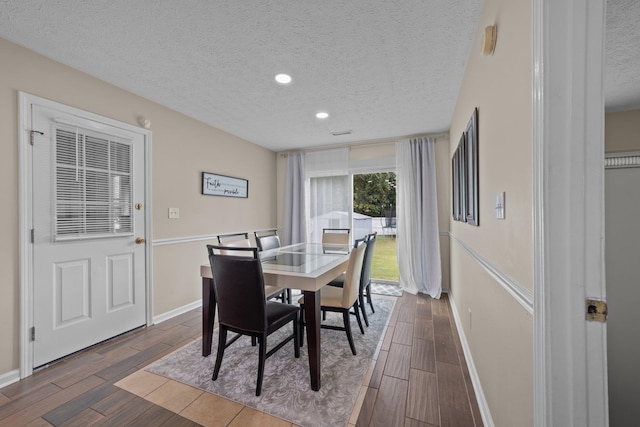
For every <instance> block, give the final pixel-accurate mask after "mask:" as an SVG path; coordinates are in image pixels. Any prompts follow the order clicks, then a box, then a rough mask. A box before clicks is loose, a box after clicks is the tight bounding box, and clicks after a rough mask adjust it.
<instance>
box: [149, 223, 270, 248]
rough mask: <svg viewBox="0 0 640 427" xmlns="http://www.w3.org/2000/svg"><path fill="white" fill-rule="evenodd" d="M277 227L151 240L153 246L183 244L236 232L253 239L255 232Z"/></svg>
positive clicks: (208, 239) (210, 239) (214, 238)
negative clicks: (245, 234)
mask: <svg viewBox="0 0 640 427" xmlns="http://www.w3.org/2000/svg"><path fill="white" fill-rule="evenodd" d="M275 229H277V227H271V228H260V229H258V230H242V231H225V232H220V233H217V234H203V235H200V236H183V237H168V238H166V239H156V240H154V241H153V242H151V244H152V245H153V246H168V245H181V244H183V243H191V242H201V241H205V240H206V241H212V240H214V241H215V240H216V238H217V236H218V235H219V234H236V233H248V234H249V238H250V239H252V238H253V236H254V234H253V233H259V232H261V231H270V230H275Z"/></svg>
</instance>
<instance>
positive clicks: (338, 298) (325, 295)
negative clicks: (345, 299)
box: [298, 286, 349, 308]
mask: <svg viewBox="0 0 640 427" xmlns="http://www.w3.org/2000/svg"><path fill="white" fill-rule="evenodd" d="M320 297H321V298H320V306H323V307H338V308H349V307H343V306H342V289H341V288H336V287H329V286H325V287H324V288H322V291H320ZM298 303H299V304H304V297H301V298H300V299H299V300H298Z"/></svg>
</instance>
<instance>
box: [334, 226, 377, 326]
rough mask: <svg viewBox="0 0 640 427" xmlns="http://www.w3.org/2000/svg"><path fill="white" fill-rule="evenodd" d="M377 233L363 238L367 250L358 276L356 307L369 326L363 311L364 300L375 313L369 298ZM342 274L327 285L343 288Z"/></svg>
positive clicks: (365, 313) (365, 312)
mask: <svg viewBox="0 0 640 427" xmlns="http://www.w3.org/2000/svg"><path fill="white" fill-rule="evenodd" d="M377 235H378V233H377V232H374V233H371V234H368V235H366V236H365V237H364V241H365V242H366V243H367V248H366V249H365V251H364V261H363V262H362V273H361V274H360V284H359V289H358V306H359V307H360V311H361V312H362V319H363V320H364V324H365V325H367V326H369V318H368V317H367V311H366V310H365V299H366V300H367V302H368V303H369V305H370V306H371V312H372V313H375V312H376V311H375V309H374V308H373V301H372V298H371V262H372V259H373V249H374V248H375V246H376V238H377ZM344 277H345V276H344V274H343V275H341V276H340V277H338V278H336V279H334V280H332V281H331V282H329V283H328V285H329V286H333V287H337V288H341V287H343V286H344Z"/></svg>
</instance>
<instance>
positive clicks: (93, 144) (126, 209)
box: [53, 123, 133, 240]
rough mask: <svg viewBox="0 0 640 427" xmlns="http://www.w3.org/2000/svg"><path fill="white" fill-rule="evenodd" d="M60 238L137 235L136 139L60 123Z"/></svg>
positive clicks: (57, 162) (57, 183) (57, 229)
mask: <svg viewBox="0 0 640 427" xmlns="http://www.w3.org/2000/svg"><path fill="white" fill-rule="evenodd" d="M54 158H55V168H54V171H55V172H54V173H55V179H54V180H53V181H54V183H55V189H54V194H55V207H54V211H55V212H54V215H55V239H56V240H70V239H86V238H99V237H116V236H122V235H129V234H133V214H132V203H133V199H132V198H133V191H132V189H133V182H132V171H131V167H132V147H131V142H130V141H126V140H123V139H122V138H119V137H117V136H113V135H106V134H103V133H100V132H96V131H92V130H89V129H82V128H79V127H74V126H68V125H64V124H59V123H56V124H55V156H54Z"/></svg>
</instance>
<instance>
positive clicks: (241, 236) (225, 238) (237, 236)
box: [216, 233, 251, 246]
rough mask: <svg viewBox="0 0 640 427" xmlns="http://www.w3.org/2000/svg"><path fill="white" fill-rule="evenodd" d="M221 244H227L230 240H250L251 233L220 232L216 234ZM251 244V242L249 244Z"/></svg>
mask: <svg viewBox="0 0 640 427" xmlns="http://www.w3.org/2000/svg"><path fill="white" fill-rule="evenodd" d="M216 238H217V239H218V243H219V244H221V245H222V244H225V243H230V242H237V241H239V240H246V241H249V233H229V234H218V235H217V236H216ZM249 246H251V244H249Z"/></svg>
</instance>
